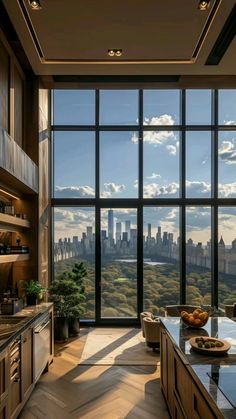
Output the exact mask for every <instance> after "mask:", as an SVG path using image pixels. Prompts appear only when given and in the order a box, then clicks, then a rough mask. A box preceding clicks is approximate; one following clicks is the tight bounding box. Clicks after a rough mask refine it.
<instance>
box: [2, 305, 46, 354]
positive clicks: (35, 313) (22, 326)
mask: <svg viewBox="0 0 236 419" xmlns="http://www.w3.org/2000/svg"><path fill="white" fill-rule="evenodd" d="M52 306H53V303H41V304H39V305H36V306H27V307H25V308H24V309H23V310H21V311H20V312H18V313H16V314H14V315H12V316H11V317H23V318H24V319H23V320H22V322H20V323H19V327H17V330H15V331H14V332H13V333H12V334H11V335H10V336H9V337H7V338H3V339H1V337H0V353H1V352H2V351H3V350H4V349H5V348H6V347H7V346H8V345H9V344H10V343H11V342H12V341H13V340H14V339H16V338H17V337H18V336H19V335H20V334H21V333H22V332H23V331H24V330H26V329H27V328H28V327H29V326H30V325H31V324H32V323H34V322H35V321H37V319H38V318H39V317H41V316H42V315H43V314H44V313H46V312H47V311H48V310H50V309H51V308H52ZM4 317H6V316H5V315H2V318H4ZM7 317H10V316H8V315H7ZM0 324H1V315H0Z"/></svg>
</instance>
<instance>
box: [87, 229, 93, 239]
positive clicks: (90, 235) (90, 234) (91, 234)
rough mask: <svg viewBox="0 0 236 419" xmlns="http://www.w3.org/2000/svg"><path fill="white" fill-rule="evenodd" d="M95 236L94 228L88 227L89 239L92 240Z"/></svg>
mask: <svg viewBox="0 0 236 419" xmlns="http://www.w3.org/2000/svg"><path fill="white" fill-rule="evenodd" d="M92 236H93V227H90V226H87V237H88V238H89V239H92Z"/></svg>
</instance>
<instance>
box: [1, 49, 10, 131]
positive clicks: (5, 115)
mask: <svg viewBox="0 0 236 419" xmlns="http://www.w3.org/2000/svg"><path fill="white" fill-rule="evenodd" d="M9 60H10V57H9V54H8V52H7V50H6V49H5V47H4V45H3V44H2V42H1V41H0V127H1V128H4V129H5V130H6V131H7V132H9V75H10V61H9Z"/></svg>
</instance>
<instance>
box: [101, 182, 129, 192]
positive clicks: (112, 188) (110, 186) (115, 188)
mask: <svg viewBox="0 0 236 419" xmlns="http://www.w3.org/2000/svg"><path fill="white" fill-rule="evenodd" d="M104 188H105V192H108V193H110V194H112V193H118V192H122V191H124V190H125V185H119V184H117V183H114V182H106V183H104Z"/></svg>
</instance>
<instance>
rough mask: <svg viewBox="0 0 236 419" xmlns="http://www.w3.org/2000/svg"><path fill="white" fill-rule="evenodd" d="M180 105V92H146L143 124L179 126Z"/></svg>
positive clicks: (144, 93) (144, 94)
mask: <svg viewBox="0 0 236 419" xmlns="http://www.w3.org/2000/svg"><path fill="white" fill-rule="evenodd" d="M179 105H180V91H179V90H144V91H143V124H144V125H178V124H179V123H180V122H179Z"/></svg>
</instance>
